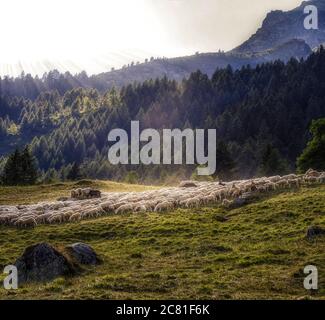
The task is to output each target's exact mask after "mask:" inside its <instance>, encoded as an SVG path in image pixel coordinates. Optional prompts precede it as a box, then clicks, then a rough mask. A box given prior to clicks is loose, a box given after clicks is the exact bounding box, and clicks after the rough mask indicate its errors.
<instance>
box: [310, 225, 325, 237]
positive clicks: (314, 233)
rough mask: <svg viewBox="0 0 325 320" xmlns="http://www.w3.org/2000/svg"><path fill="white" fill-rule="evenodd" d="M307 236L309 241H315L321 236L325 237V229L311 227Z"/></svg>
mask: <svg viewBox="0 0 325 320" xmlns="http://www.w3.org/2000/svg"><path fill="white" fill-rule="evenodd" d="M306 236H307V239H308V240H313V239H314V238H316V237H319V236H325V229H324V228H321V227H319V226H313V227H309V228H308V230H307V235H306Z"/></svg>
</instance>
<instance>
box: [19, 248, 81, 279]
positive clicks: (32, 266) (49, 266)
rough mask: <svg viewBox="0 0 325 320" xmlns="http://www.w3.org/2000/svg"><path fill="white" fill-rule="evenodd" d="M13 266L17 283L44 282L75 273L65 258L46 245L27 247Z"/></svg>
mask: <svg viewBox="0 0 325 320" xmlns="http://www.w3.org/2000/svg"><path fill="white" fill-rule="evenodd" d="M15 266H16V267H17V269H18V283H25V282H30V281H39V282H45V281H49V280H53V279H55V278H57V277H60V276H63V275H67V274H72V273H74V272H75V270H74V267H73V266H72V264H71V263H70V262H69V261H68V260H67V259H66V257H65V256H63V255H62V254H61V253H60V252H59V251H57V250H56V249H55V248H54V247H52V246H51V245H49V244H48V243H40V244H36V245H33V246H30V247H27V248H26V249H25V251H24V253H23V255H22V256H21V257H20V258H18V260H17V261H16V263H15Z"/></svg>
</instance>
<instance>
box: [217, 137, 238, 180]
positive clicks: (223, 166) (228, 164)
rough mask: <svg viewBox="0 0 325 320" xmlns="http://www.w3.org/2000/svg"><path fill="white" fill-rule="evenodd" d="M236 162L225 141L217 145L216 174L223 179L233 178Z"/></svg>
mask: <svg viewBox="0 0 325 320" xmlns="http://www.w3.org/2000/svg"><path fill="white" fill-rule="evenodd" d="M235 168H236V164H235V162H234V160H233V159H232V157H231V154H230V152H229V150H228V146H227V145H226V144H225V143H224V142H220V143H219V144H218V145H217V157H216V175H217V176H218V178H219V179H221V180H231V179H232V178H233V177H234V174H235Z"/></svg>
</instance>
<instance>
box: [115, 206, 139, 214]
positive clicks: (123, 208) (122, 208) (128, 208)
mask: <svg viewBox="0 0 325 320" xmlns="http://www.w3.org/2000/svg"><path fill="white" fill-rule="evenodd" d="M133 209H134V207H133V205H132V204H123V205H121V206H120V207H118V208H117V209H116V210H115V213H116V214H119V213H128V212H131V211H133Z"/></svg>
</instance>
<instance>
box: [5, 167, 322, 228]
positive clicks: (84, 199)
mask: <svg viewBox="0 0 325 320" xmlns="http://www.w3.org/2000/svg"><path fill="white" fill-rule="evenodd" d="M315 183H321V184H323V183H325V172H317V171H315V170H312V169H311V170H308V171H307V173H306V174H304V175H295V174H290V175H287V176H283V177H280V176H274V177H264V178H258V179H250V180H241V181H233V182H228V183H219V182H193V181H184V182H182V183H181V184H180V185H179V186H178V187H172V188H163V189H159V190H151V191H145V192H116V193H115V192H113V193H102V194H101V193H100V192H99V191H96V190H92V189H90V188H86V189H77V190H73V191H72V192H71V198H69V199H62V201H55V202H42V203H38V204H35V205H17V206H0V225H9V226H16V227H19V228H27V227H35V226H37V225H38V224H58V223H65V222H78V221H81V220H84V219H90V218H96V217H100V216H104V215H107V214H121V213H130V212H134V213H136V212H152V211H155V212H162V211H169V210H173V209H175V208H198V207H202V206H206V205H214V204H222V205H223V206H225V207H230V206H231V204H232V203H233V201H234V200H236V199H239V198H241V197H245V195H247V194H256V193H267V192H272V191H275V190H285V189H290V188H299V187H300V186H301V185H303V184H315Z"/></svg>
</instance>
